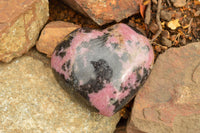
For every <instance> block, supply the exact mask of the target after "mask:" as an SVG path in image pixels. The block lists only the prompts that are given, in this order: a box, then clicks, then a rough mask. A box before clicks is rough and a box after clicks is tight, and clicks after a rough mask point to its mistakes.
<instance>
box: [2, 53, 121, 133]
mask: <svg viewBox="0 0 200 133" xmlns="http://www.w3.org/2000/svg"><path fill="white" fill-rule="evenodd" d="M31 56H33V57H31ZM0 103H1V104H0V121H1V124H0V131H1V132H66V133H68V132H72V133H80V132H87V133H94V132H95V133H103V132H106V133H113V131H114V129H115V126H116V124H117V122H118V121H119V119H120V116H119V114H118V113H117V114H116V115H114V116H113V117H103V116H101V115H99V114H97V113H95V112H91V111H90V110H89V109H88V108H85V106H84V105H80V104H78V103H76V101H74V100H73V99H72V98H71V96H70V94H69V93H67V92H66V91H64V90H63V89H62V88H61V87H60V85H59V84H58V83H57V81H56V80H55V78H54V75H53V73H52V70H51V68H50V61H49V59H47V58H45V57H44V56H41V55H40V54H38V53H37V52H36V51H32V52H31V53H30V52H29V53H28V55H26V56H23V57H21V58H18V59H15V60H13V61H12V62H11V63H9V64H3V63H0Z"/></svg>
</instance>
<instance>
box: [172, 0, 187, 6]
mask: <svg viewBox="0 0 200 133" xmlns="http://www.w3.org/2000/svg"><path fill="white" fill-rule="evenodd" d="M171 2H172V3H173V5H174V6H175V7H183V6H185V5H186V0H171Z"/></svg>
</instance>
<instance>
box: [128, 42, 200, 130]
mask: <svg viewBox="0 0 200 133" xmlns="http://www.w3.org/2000/svg"><path fill="white" fill-rule="evenodd" d="M199 88H200V43H199V42H197V43H192V44H188V45H186V46H184V47H180V48H171V49H169V50H167V51H166V52H165V53H164V54H162V55H160V56H159V57H158V59H157V61H156V63H155V64H154V69H153V70H152V72H151V74H150V76H149V78H148V80H147V81H146V82H145V84H144V86H143V87H142V88H141V90H140V91H139V92H138V94H137V96H136V98H135V102H134V107H133V109H132V116H131V121H130V123H129V126H128V127H130V126H131V125H132V124H134V125H135V126H136V127H137V128H139V129H140V130H142V131H144V132H148V133H158V132H159V133H194V132H199V131H200V97H199V96H200V89H199ZM130 133H131V132H130Z"/></svg>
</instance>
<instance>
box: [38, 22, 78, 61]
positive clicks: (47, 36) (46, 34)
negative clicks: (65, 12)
mask: <svg viewBox="0 0 200 133" xmlns="http://www.w3.org/2000/svg"><path fill="white" fill-rule="evenodd" d="M79 27H80V26H78V25H75V24H73V23H69V22H64V21H53V22H50V23H48V24H47V25H46V26H45V27H44V29H43V30H42V33H41V35H40V38H39V40H38V42H37V44H36V48H37V50H38V51H40V52H42V53H45V54H47V56H48V57H51V55H52V53H53V51H54V49H55V47H56V46H57V45H58V44H59V43H60V42H62V41H63V39H64V37H65V36H66V35H68V34H69V33H70V32H72V31H73V30H75V29H77V28H79Z"/></svg>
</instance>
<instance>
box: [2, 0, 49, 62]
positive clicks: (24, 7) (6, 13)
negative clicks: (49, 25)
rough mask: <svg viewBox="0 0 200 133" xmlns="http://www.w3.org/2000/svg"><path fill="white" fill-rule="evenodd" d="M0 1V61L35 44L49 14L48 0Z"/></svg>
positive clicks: (18, 54)
mask: <svg viewBox="0 0 200 133" xmlns="http://www.w3.org/2000/svg"><path fill="white" fill-rule="evenodd" d="M0 3H1V6H0V12H1V13H0V15H1V16H0V42H1V43H0V61H3V62H9V61H11V60H12V59H13V58H14V57H18V56H21V55H22V54H23V53H26V52H27V51H28V50H29V49H30V48H31V47H32V46H33V45H35V41H36V40H37V37H38V34H39V32H40V30H41V28H42V27H43V25H44V24H45V23H46V21H47V19H48V16H49V7H48V0H26V1H24V0H17V1H16V0H9V1H7V0H6V1H5V0H3V1H1V2H0Z"/></svg>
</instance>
